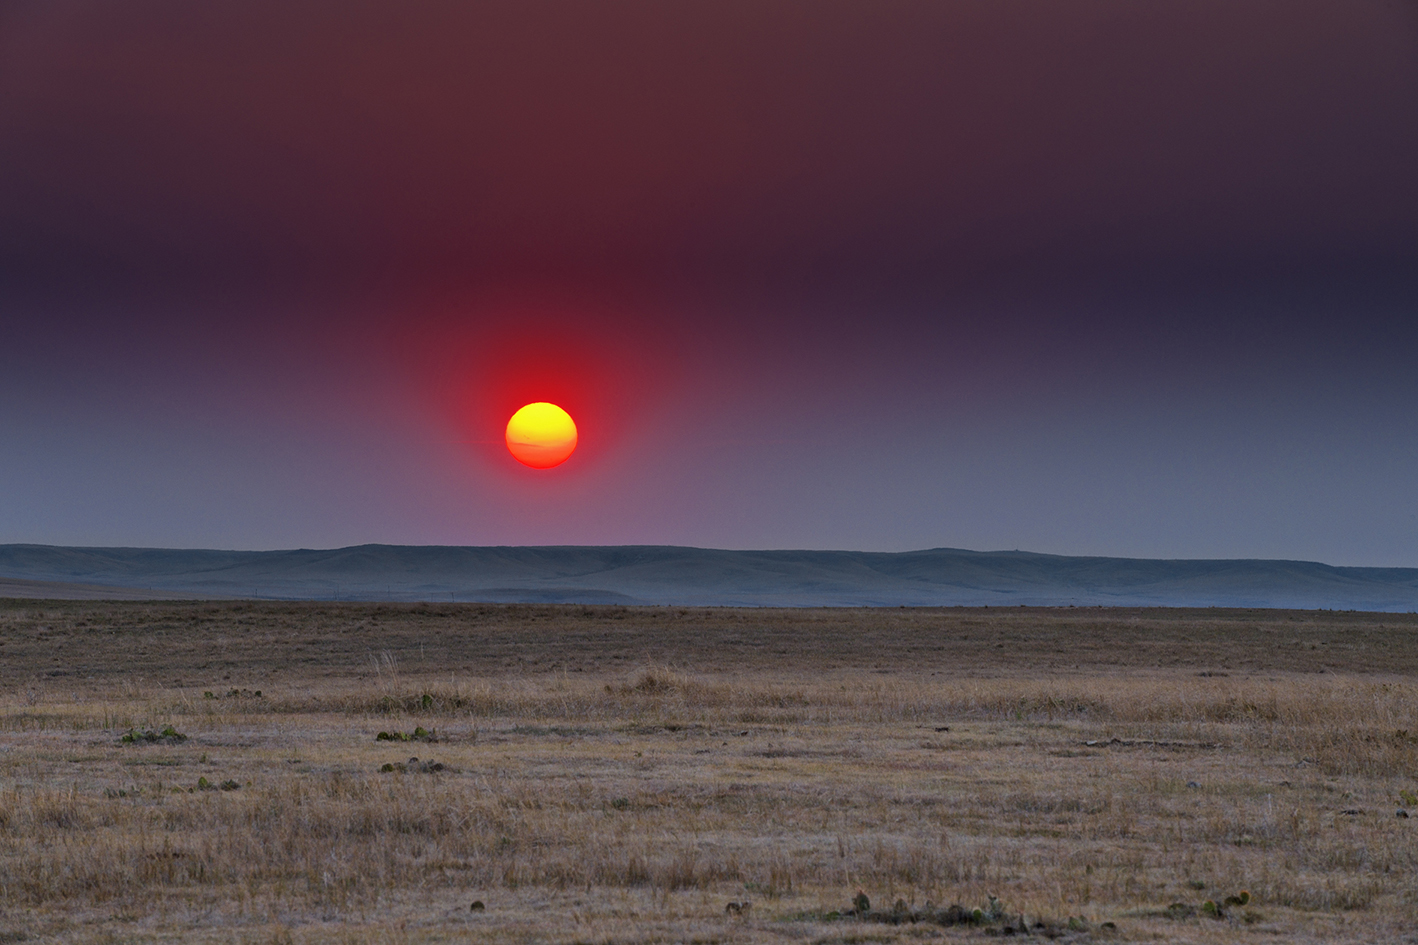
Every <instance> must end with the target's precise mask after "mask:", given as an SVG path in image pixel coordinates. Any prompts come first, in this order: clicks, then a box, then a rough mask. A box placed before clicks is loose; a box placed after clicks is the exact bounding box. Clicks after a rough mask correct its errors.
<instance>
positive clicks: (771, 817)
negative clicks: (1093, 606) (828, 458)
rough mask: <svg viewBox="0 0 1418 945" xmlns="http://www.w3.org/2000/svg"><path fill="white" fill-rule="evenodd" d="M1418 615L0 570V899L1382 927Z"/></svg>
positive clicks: (408, 912)
mask: <svg viewBox="0 0 1418 945" xmlns="http://www.w3.org/2000/svg"><path fill="white" fill-rule="evenodd" d="M1415 631H1418V623H1415V620H1414V618H1411V617H1394V616H1391V615H1351V614H1334V615H1327V614H1288V613H1283V612H1261V613H1234V612H1221V611H1206V612H1179V611H1149V612H1143V611H1135V612H1134V611H1087V612H1084V611H1077V612H1075V611H1070V610H1062V611H1030V610H1022V611H1009V612H999V611H983V610H981V611H950V610H935V611H801V612H784V611H734V610H723V611H705V610H691V609H684V610H682V611H681V610H672V609H666V608H648V609H645V610H628V609H625V608H581V607H576V608H547V607H502V608H495V607H477V606H473V605H469V606H467V607H448V606H445V607H441V608H431V607H429V608H424V607H416V606H413V607H411V606H400V605H392V606H385V607H373V606H367V605H344V606H328V605H322V606H318V607H317V606H311V607H298V606H292V605H284V604H272V605H269V606H265V605H247V604H220V605H217V604H163V605H142V604H134V605H112V604H89V605H77V604H49V603H34V602H26V603H24V604H23V605H21V604H0V640H3V643H4V655H5V660H4V661H3V662H0V681H3V685H4V687H5V688H4V689H3V690H0V936H10V937H11V938H10V940H16V941H19V940H22V939H20V938H18V937H17V936H25V937H28V938H29V939H32V940H36V941H40V940H43V941H61V942H107V941H118V940H122V941H132V942H158V941H178V940H181V941H196V942H202V941H210V942H230V941H242V942H246V941H250V942H265V941H291V942H311V943H315V942H327V941H328V942H341V943H358V942H371V943H372V942H384V941H398V942H415V941H448V940H458V941H463V940H474V941H477V940H489V941H503V940H525V941H532V940H535V941H568V942H570V941H612V940H613V941H625V942H636V941H646V942H648V941H680V940H698V941H704V942H709V941H726V942H727V941H734V942H757V941H762V942H778V941H782V940H783V939H784V937H785V936H786V937H788V938H790V939H793V940H796V939H798V938H803V939H805V940H809V941H821V942H845V941H873V942H876V941H898V940H899V941H902V942H906V941H915V940H917V939H920V938H923V937H925V938H932V937H937V938H945V939H949V940H962V941H970V940H980V939H982V938H984V937H988V936H992V935H1003V934H1007V933H1015V934H1028V935H1034V936H1045V937H1050V938H1063V939H1068V940H1075V941H1092V940H1098V941H1129V940H1159V939H1160V940H1165V941H1169V942H1187V941H1193V942H1218V941H1228V942H1230V941H1248V940H1254V941H1256V942H1262V941H1276V940H1284V941H1300V942H1303V941H1316V942H1318V941H1324V942H1335V941H1337V942H1343V941H1353V942H1361V941H1363V942H1368V941H1387V940H1397V939H1400V938H1401V937H1402V935H1404V934H1407V932H1406V930H1407V928H1408V925H1409V916H1411V915H1412V914H1413V913H1414V911H1415V909H1418V894H1415V891H1414V890H1415V887H1414V885H1413V883H1412V881H1411V877H1412V876H1413V875H1414V871H1415V869H1418V834H1415V833H1414V830H1415V829H1418V826H1416V825H1418V818H1407V817H1403V816H1396V812H1398V811H1403V810H1405V808H1406V807H1415V806H1418V804H1415V803H1414V791H1415V790H1418V781H1415V778H1418V739H1415V738H1414V736H1413V733H1415V732H1418V676H1415V668H1416V667H1418V633H1415ZM56 660H58V662H56ZM56 673H57V674H58V675H56ZM227 677H231V678H230V679H228V678H227ZM258 686H259V689H258V688H256V687H258ZM207 693H212V694H214V695H212V696H211V697H208V695H207ZM217 693H221V695H216V694H217ZM149 720H152V721H151V722H150V721H149ZM179 730H180V731H179ZM412 742H421V743H436V744H433V745H431V746H427V747H426V746H425V745H423V744H420V745H419V746H418V747H417V749H415V750H417V751H418V754H419V755H421V756H422V755H425V752H426V751H431V752H432V753H433V754H434V755H435V756H436V760H434V759H432V758H429V757H422V758H419V757H411V756H410V750H411V748H413V745H411V744H410V743H412ZM470 903H471V905H470Z"/></svg>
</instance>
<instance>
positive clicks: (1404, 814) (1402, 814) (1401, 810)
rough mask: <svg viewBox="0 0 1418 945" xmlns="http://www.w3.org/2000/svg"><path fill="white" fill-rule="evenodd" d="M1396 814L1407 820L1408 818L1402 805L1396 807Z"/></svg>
mask: <svg viewBox="0 0 1418 945" xmlns="http://www.w3.org/2000/svg"><path fill="white" fill-rule="evenodd" d="M1397 816H1399V817H1402V818H1403V819H1404V820H1407V819H1408V811H1406V810H1404V809H1403V808H1402V807H1400V808H1399V809H1398V814H1397Z"/></svg>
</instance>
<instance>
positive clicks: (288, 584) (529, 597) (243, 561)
mask: <svg viewBox="0 0 1418 945" xmlns="http://www.w3.org/2000/svg"><path fill="white" fill-rule="evenodd" d="M0 575H4V579H5V580H8V581H10V582H11V583H10V584H4V585H0V588H3V587H12V586H16V585H15V583H14V582H17V581H38V582H75V583H82V584H84V585H90V586H88V587H84V588H83V589H82V596H84V597H86V598H88V597H93V596H96V590H97V589H96V588H94V587H92V585H110V586H112V587H114V588H123V589H131V588H152V589H158V590H159V591H160V592H161V595H162V596H166V595H170V594H183V595H186V594H190V595H201V594H211V595H217V596H236V597H252V596H260V597H270V598H280V599H323V600H329V599H343V600H400V601H419V600H423V601H437V600H450V601H452V600H459V601H491V602H526V603H599V604H605V603H626V604H630V603H638V604H666V605H669V604H679V605H690V604H693V605H714V606H733V605H750V606H801V607H806V606H898V605H906V606H962V605H963V606H982V605H988V606H1001V605H1037V606H1059V605H1070V604H1072V605H1117V606H1123V605H1126V606H1174V607H1209V606H1220V607H1280V608H1302V609H1346V610H1370V611H1395V612H1407V611H1413V610H1415V609H1418V569H1412V568H1339V567H1331V566H1329V565H1324V564H1317V563H1314V562H1306V561H1261V560H1230V561H1162V560H1146V559H1132V558H1084V557H1064V556H1057V555H1040V554H1030V553H1027V552H1018V551H1014V552H976V551H963V550H958V549H949V548H937V549H931V550H929V551H915V552H901V553H869V552H852V551H725V550H715V549H703V548H676V547H651V546H628V547H543V548H536V547H523V548H515V547H501V548H458V547H400V546H391V545H362V546H357V547H352V548H340V549H334V550H328V551H315V550H294V551H266V552H250V551H191V550H173V549H160V548H60V547H53V546H43V545H5V546H0ZM59 590H60V588H59V586H58V585H55V584H50V585H46V586H45V587H44V592H45V595H47V594H49V593H52V594H53V596H55V597H63V596H68V595H65V594H63V593H60V592H59ZM45 595H41V596H45ZM22 596H36V595H35V594H33V593H25V594H23V595H22ZM115 596H122V597H129V596H132V593H131V592H129V591H126V590H125V591H124V592H123V593H121V594H115Z"/></svg>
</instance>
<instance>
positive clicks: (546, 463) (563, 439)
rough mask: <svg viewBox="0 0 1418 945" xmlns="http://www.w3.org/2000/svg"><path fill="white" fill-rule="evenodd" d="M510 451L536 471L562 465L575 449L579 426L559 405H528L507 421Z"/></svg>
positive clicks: (519, 460) (543, 403)
mask: <svg viewBox="0 0 1418 945" xmlns="http://www.w3.org/2000/svg"><path fill="white" fill-rule="evenodd" d="M507 449H508V450H510V451H511V453H512V455H513V456H515V457H517V461H518V462H520V463H523V464H525V465H527V466H531V467H532V468H533V469H550V468H551V467H553V466H560V465H561V464H562V463H564V462H566V458H567V457H568V456H570V455H571V454H572V453H573V452H574V451H575V450H576V423H575V422H574V421H573V420H572V419H571V414H569V413H567V412H566V411H565V410H562V409H561V408H560V407H558V406H557V405H556V404H549V403H545V402H538V403H535V404H528V405H527V406H525V407H523V408H522V409H521V410H519V411H517V412H516V413H514V414H513V415H512V419H511V420H508V421H507Z"/></svg>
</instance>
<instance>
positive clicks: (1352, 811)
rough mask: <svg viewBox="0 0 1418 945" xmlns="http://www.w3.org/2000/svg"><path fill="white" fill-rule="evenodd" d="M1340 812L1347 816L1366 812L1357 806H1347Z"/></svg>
mask: <svg viewBox="0 0 1418 945" xmlns="http://www.w3.org/2000/svg"><path fill="white" fill-rule="evenodd" d="M1340 813H1341V814H1343V815H1344V816H1345V817H1358V816H1359V815H1360V814H1362V813H1364V812H1363V811H1361V810H1360V809H1359V808H1357V807H1350V808H1347V809H1346V810H1342V811H1340Z"/></svg>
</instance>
